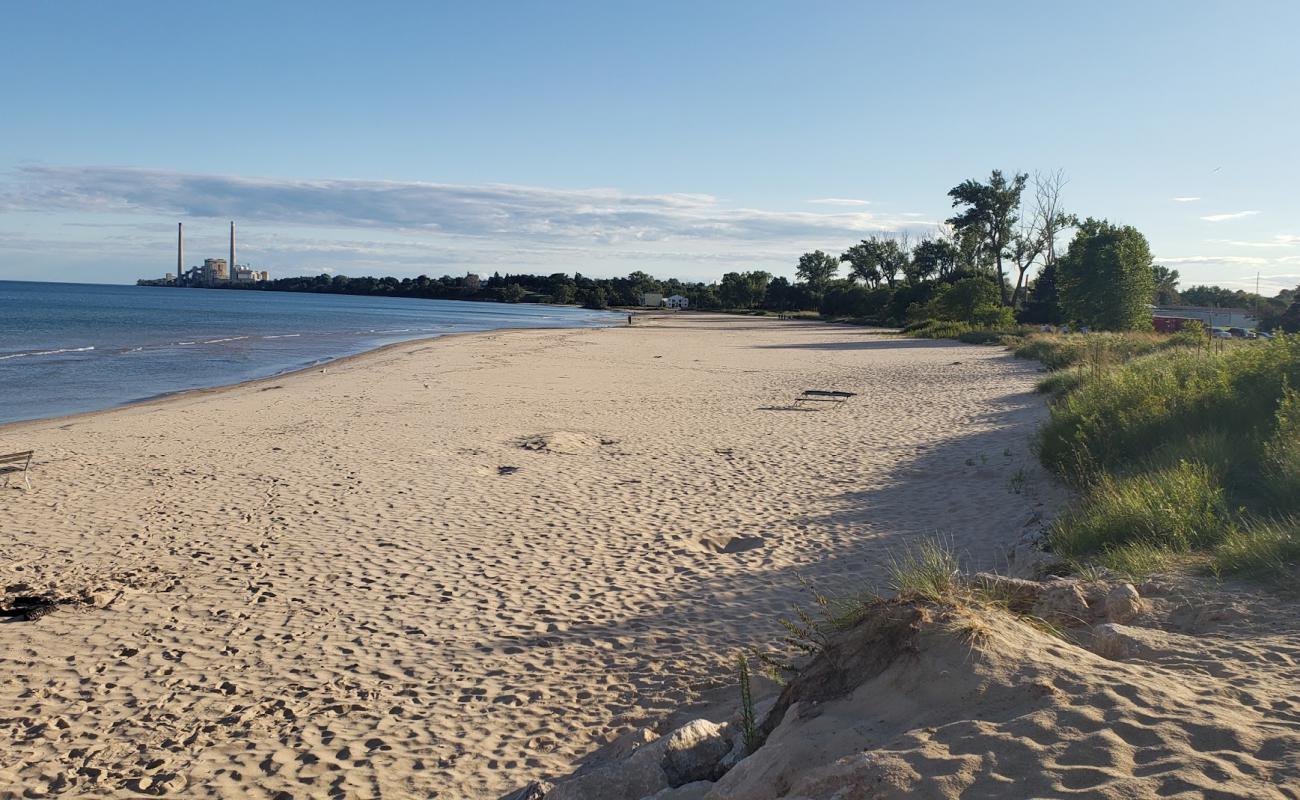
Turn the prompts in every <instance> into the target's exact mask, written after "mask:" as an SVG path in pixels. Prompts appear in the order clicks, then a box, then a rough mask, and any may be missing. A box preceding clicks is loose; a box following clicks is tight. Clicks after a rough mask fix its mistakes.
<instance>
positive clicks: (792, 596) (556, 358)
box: [0, 313, 1055, 798]
mask: <svg viewBox="0 0 1300 800" xmlns="http://www.w3.org/2000/svg"><path fill="white" fill-rule="evenodd" d="M451 337H455V341H454V343H453V344H454V346H447V347H442V346H439V344H438V343H439V342H440V341H449V340H450V338H451ZM396 347H403V348H405V350H396V349H394V348H396ZM407 351H409V352H407ZM331 364H332V365H333V367H334V368H329V369H327V371H326V372H324V373H321V372H320V371H319V370H320V368H319V367H317V368H308V369H304V370H299V371H297V372H295V373H292V374H289V375H280V376H276V377H271V378H261V379H257V380H255V381H249V382H243V383H239V384H234V385H230V386H225V387H217V388H210V389H203V390H193V391H190V392H186V393H183V394H179V395H174V396H169V397H166V398H161V399H155V400H151V401H148V402H146V403H144V404H139V405H132V406H127V407H123V408H117V409H111V410H104V411H97V412H88V413H86V414H82V415H77V416H76V417H75V418H72V417H64V418H60V419H55V420H50V419H46V420H39V421H24V422H21V423H14V424H12V425H11V426H7V427H5V428H3V429H2V430H4V431H5V432H8V433H11V434H12V433H13V432H15V431H19V432H21V434H22V435H23V437H24V439H25V441H24V443H23V444H24V449H26V448H27V447H28V446H30V447H31V448H32V449H35V450H36V451H37V452H38V454H42V455H41V461H40V462H39V463H38V464H37V465H35V469H34V471H33V474H32V485H33V489H32V491H30V492H26V491H24V490H22V489H12V490H9V491H5V492H3V493H0V504H3V506H4V513H5V514H6V518H7V519H8V520H9V521H10V522H9V524H8V526H7V533H9V534H10V535H9V536H8V537H6V538H5V540H4V541H2V542H0V586H19V585H22V586H26V587H28V588H27V589H24V590H23V591H29V592H36V593H41V592H48V593H52V594H54V595H56V596H60V597H68V598H83V597H84V598H89V599H87V600H85V601H83V600H80V599H77V600H75V603H74V604H73V605H70V606H69V607H68V608H67V609H66V610H62V611H60V612H59V613H57V614H52V615H50V616H48V617H45V618H42V619H40V620H38V621H36V622H32V623H23V624H15V625H4V626H0V638H3V639H4V644H5V646H6V648H7V651H8V652H10V653H12V654H14V655H13V657H12V667H13V668H12V670H11V671H10V675H11V677H10V678H9V679H8V680H7V682H0V718H4V719H9V720H11V722H10V723H6V724H4V725H0V737H3V738H4V739H6V740H7V743H8V748H9V751H10V752H11V753H12V754H13V757H12V758H11V759H10V761H9V762H8V764H7V765H5V766H0V785H15V786H19V785H24V786H31V785H35V786H41V785H43V784H42V783H40V781H41V780H43V778H41V776H43V775H54V776H59V779H61V780H64V781H67V782H68V783H69V784H70V785H71V786H72V787H73V790H74V791H77V792H81V793H83V794H89V795H94V796H104V797H118V796H123V797H124V796H130V792H129V791H128V789H129V787H130V786H133V785H136V784H135V783H132V782H136V783H138V782H139V781H140V780H141V779H142V778H146V777H147V778H148V779H149V781H150V782H151V784H150V785H155V784H154V782H157V785H161V786H166V787H170V790H171V791H172V792H173V793H177V794H182V795H184V796H197V797H202V796H207V797H219V796H232V795H238V794H241V793H243V794H247V793H248V792H250V791H253V790H254V787H259V788H261V789H265V790H267V791H268V792H270V793H274V792H275V791H278V790H284V791H288V792H291V793H300V792H308V793H322V792H324V791H325V790H326V789H327V788H328V787H329V786H330V785H331V784H332V782H333V781H336V780H341V781H343V783H342V784H341V788H342V790H343V791H344V792H345V793H346V794H349V795H355V796H368V795H374V794H379V793H381V792H382V793H384V794H386V795H387V794H392V795H394V796H427V795H429V794H431V793H433V792H443V793H446V794H448V796H457V797H466V798H475V797H484V798H494V797H497V796H499V795H500V794H501V793H502V792H505V791H507V790H509V789H511V788H513V787H514V786H515V785H518V784H521V783H524V782H526V781H527V780H528V779H530V778H532V777H534V776H536V775H538V774H547V775H557V774H562V773H564V772H566V771H568V769H570V768H571V765H572V764H573V763H574V762H575V761H577V760H579V759H581V758H582V757H584V756H585V755H586V754H588V753H589V752H591V751H592V750H594V749H596V748H597V747H598V746H599V745H600V744H601V742H602V741H604V740H607V739H609V738H611V737H613V736H616V735H617V734H619V733H620V732H622V731H624V730H627V729H628V728H629V727H635V726H637V725H638V724H639V723H641V722H643V721H645V720H649V719H654V718H658V717H659V716H661V715H662V714H663V713H665V712H670V711H671V710H673V709H676V708H679V707H682V706H683V705H688V704H690V703H692V702H695V701H698V700H701V699H702V698H703V697H704V695H703V694H702V692H703V691H704V689H705V687H708V686H716V685H718V684H719V683H722V682H726V681H728V680H730V677H729V675H730V669H731V656H732V655H733V654H734V652H735V650H736V649H737V648H745V647H748V646H751V645H753V644H754V643H755V642H756V641H762V640H763V639H764V638H765V637H768V636H771V637H777V636H779V635H780V634H781V628H780V625H779V624H778V619H779V618H780V617H781V616H782V615H786V614H788V613H789V609H790V607H791V605H793V604H802V603H806V602H807V599H808V598H807V596H806V593H805V590H804V589H803V587H802V585H801V583H800V579H801V578H807V579H809V580H811V581H814V582H816V585H817V586H818V587H819V588H823V589H824V590H826V591H828V592H838V591H850V590H852V589H853V588H854V587H858V586H862V585H870V584H873V583H875V584H878V583H879V582H880V581H881V580H885V579H887V573H886V565H887V563H888V556H887V554H888V553H889V552H890V551H891V550H892V549H893V548H895V547H897V546H900V545H903V544H906V543H907V542H910V541H915V540H916V539H917V538H918V537H925V536H930V535H933V534H934V533H936V532H945V531H946V532H948V533H950V534H951V535H953V536H957V537H960V542H961V544H962V546H963V547H964V548H965V549H966V550H967V551H968V552H969V553H970V554H971V557H972V558H973V559H976V560H977V561H978V562H979V563H980V564H987V565H989V566H992V565H993V563H994V562H996V561H997V559H998V558H999V557H1000V554H1001V553H1003V552H1004V550H1005V548H1006V547H1007V546H1009V545H1011V544H1013V543H1014V541H1015V539H1016V538H1017V536H1018V535H1019V532H1020V531H1021V530H1022V529H1023V527H1024V525H1025V524H1026V520H1027V519H1029V518H1031V517H1032V516H1033V515H1034V513H1036V512H1037V510H1038V509H1040V508H1042V509H1047V510H1048V511H1050V510H1051V509H1052V508H1053V507H1054V505H1053V504H1054V503H1055V498H1054V495H1053V491H1052V489H1051V487H1050V486H1049V485H1048V484H1046V482H1043V483H1041V484H1039V483H1034V490H1033V492H1032V494H1030V493H1026V494H1012V493H1011V492H1010V491H1009V490H1008V488H1007V483H1008V481H1009V480H1010V479H1011V478H1012V476H1013V475H1015V474H1016V473H1017V471H1019V470H1023V471H1024V472H1025V473H1026V474H1028V475H1029V476H1031V478H1032V477H1033V476H1039V475H1040V472H1039V471H1038V468H1037V466H1036V461H1035V460H1034V459H1033V457H1032V454H1031V453H1030V450H1029V438H1030V436H1031V434H1032V433H1033V431H1034V430H1036V428H1037V425H1038V423H1039V422H1040V421H1041V419H1042V418H1043V416H1044V414H1045V408H1046V407H1045V404H1044V402H1043V400H1042V398H1041V397H1039V396H1037V395H1035V394H1033V392H1032V386H1033V383H1034V381H1035V379H1036V377H1037V372H1036V368H1035V366H1034V365H1033V364H1031V363H1028V362H1024V361H1018V360H1016V359H1014V358H1013V357H1011V356H1010V355H1008V354H1006V353H1003V352H1000V351H996V350H993V349H991V348H979V347H971V346H966V345H957V344H953V343H947V342H935V341H928V340H913V339H901V338H898V337H894V336H890V335H887V334H882V333H881V332H878V331H873V330H869V329H864V328H850V327H844V326H831V325H825V324H822V323H819V322H806V323H804V322H797V321H775V320H766V319H762V318H753V317H743V316H729V315H713V314H696V313H692V314H689V315H655V316H654V317H653V318H651V319H649V320H647V321H646V323H644V324H639V325H633V326H632V327H618V326H614V327H609V328H568V329H555V328H530V329H511V330H504V329H498V330H495V331H484V332H466V333H462V334H452V335H450V336H440V337H434V338H432V339H424V340H409V341H406V342H400V343H394V344H390V345H386V346H384V347H383V348H378V349H375V350H371V351H368V352H366V353H361V354H355V355H353V356H349V357H346V358H344V359H340V360H338V361H335V362H331ZM273 387H275V388H276V391H269V390H270V389H271V388H273ZM810 387H817V388H840V389H847V390H850V391H857V392H858V395H857V397H855V398H854V399H853V400H851V401H849V402H847V403H845V404H843V405H839V406H835V407H833V408H830V407H828V408H814V409H807V408H802V409H796V408H794V407H793V406H792V400H793V399H794V398H795V397H797V396H798V395H799V394H800V393H801V392H802V391H803V390H805V389H807V388H810ZM73 423H75V424H73ZM937 498H945V499H943V500H938V499H937ZM70 602H72V601H71V600H70ZM100 667H102V669H99V668H100ZM34 682H35V683H34ZM37 685H39V687H40V690H41V691H40V693H39V696H38V695H37V694H33V692H34V691H35V687H36V686H37ZM82 697H90V698H93V702H92V703H89V704H87V703H84V702H82V701H81V700H80V699H79V698H82ZM139 708H150V709H156V710H157V711H159V712H160V713H161V716H159V715H156V714H151V719H150V720H146V721H141V720H139V719H138V716H139V715H138V714H137V713H136V712H135V711H133V710H132V709H139ZM22 720H26V722H22ZM56 720H58V721H60V722H58V724H55V723H56ZM33 724H41V725H44V726H45V728H43V729H48V730H51V731H58V733H57V734H54V735H55V736H56V741H55V742H54V743H53V744H52V745H51V746H52V748H53V749H52V750H48V751H47V750H45V749H42V748H38V747H35V746H34V745H32V744H31V742H30V740H29V738H28V737H27V735H26V734H25V731H26V730H27V729H28V728H29V727H30V726H31V725H33ZM196 726H197V730H198V731H199V732H198V733H197V734H194V733H193V732H192V730H191V729H192V728H195V727H196ZM103 730H113V731H115V737H116V739H118V740H120V741H122V742H125V743H128V744H130V745H131V747H130V748H128V750H124V751H121V752H118V751H114V750H103V749H101V748H97V747H96V746H95V745H94V744H93V741H94V739H95V737H96V736H97V735H98V732H100V731H103ZM165 741H169V742H172V743H173V744H172V745H170V746H164V745H163V742H165ZM177 743H184V744H177ZM86 753H90V755H89V756H87V755H85V754H86ZM87 759H88V760H87ZM150 765H153V766H150ZM83 766H88V767H90V768H92V769H93V770H94V772H93V774H94V775H95V776H98V777H95V778H93V779H92V778H88V777H87V773H85V772H82V771H81V770H82V767H83ZM123 787H127V788H123Z"/></svg>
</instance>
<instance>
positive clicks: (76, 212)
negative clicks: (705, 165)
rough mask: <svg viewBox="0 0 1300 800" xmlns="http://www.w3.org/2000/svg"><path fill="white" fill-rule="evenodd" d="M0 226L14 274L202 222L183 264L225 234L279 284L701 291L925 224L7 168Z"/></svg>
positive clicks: (487, 192) (680, 205)
mask: <svg viewBox="0 0 1300 800" xmlns="http://www.w3.org/2000/svg"><path fill="white" fill-rule="evenodd" d="M826 199H834V198H826ZM855 203H861V204H863V205H865V204H866V203H867V201H865V200H863V201H855ZM0 211H9V212H30V213H31V214H33V215H36V216H35V219H36V220H37V221H38V222H39V224H38V225H37V226H35V227H33V226H31V225H29V223H28V222H27V221H26V220H27V218H26V216H25V215H18V214H10V215H8V217H7V219H6V217H5V216H4V215H0V239H2V240H6V241H4V242H3V244H4V246H5V247H7V248H8V249H10V250H11V251H13V252H23V253H25V254H30V255H31V256H32V258H29V259H28V262H29V263H39V262H40V261H41V259H42V258H44V257H46V256H48V255H49V254H51V253H55V252H58V253H60V254H61V255H62V256H69V255H71V254H72V253H73V252H79V253H80V252H82V251H84V253H83V259H82V260H83V261H90V260H93V259H94V258H95V257H100V258H102V259H105V260H112V261H114V262H115V263H122V264H129V263H134V264H146V263H147V264H155V265H159V266H160V267H167V266H168V263H167V262H168V258H169V256H167V254H168V253H169V251H171V250H172V248H173V247H174V244H173V243H172V242H174V238H173V237H174V235H175V233H174V232H175V225H174V223H175V221H177V220H183V221H186V222H188V221H190V220H193V221H194V222H196V223H202V222H203V221H205V220H210V221H212V222H213V223H214V226H213V227H214V230H213V231H211V233H210V234H209V232H208V226H207V225H205V224H196V225H195V226H194V230H193V231H192V232H191V226H190V225H188V224H187V225H186V233H187V234H188V235H187V237H186V238H187V242H188V243H190V244H191V249H192V250H193V252H195V253H199V252H212V253H221V252H223V245H222V243H221V237H222V235H223V234H224V222H225V220H228V219H234V220H237V221H238V222H239V223H240V226H241V229H242V230H243V231H244V241H245V243H246V244H245V253H247V254H248V257H249V258H250V259H252V260H253V261H252V263H256V264H259V265H260V266H264V267H266V268H268V269H270V270H271V271H272V272H279V273H280V274H292V273H293V272H295V271H297V270H298V269H306V270H308V271H312V270H319V269H320V268H323V267H330V268H334V269H338V270H339V271H340V272H346V273H348V274H366V273H372V274H394V273H396V274H408V273H409V274H419V273H420V272H428V273H429V274H434V272H433V271H435V270H448V271H450V272H457V271H460V270H464V269H470V270H482V269H489V270H491V269H500V270H502V271H514V272H519V271H534V272H560V271H565V272H571V271H573V270H575V269H576V270H580V271H582V272H584V273H587V274H600V275H610V274H625V273H626V271H628V270H631V269H646V270H648V271H656V270H658V271H660V272H665V273H667V274H672V275H676V276H678V277H688V276H689V277H693V278H701V279H714V278H716V277H717V275H718V274H719V273H720V272H721V271H726V270H729V269H736V268H737V267H739V266H744V267H747V268H753V267H759V266H761V267H762V268H764V269H768V270H771V271H773V272H777V273H783V272H784V273H788V272H789V271H790V270H792V269H793V264H794V262H795V260H796V259H797V257H798V254H799V253H800V252H803V251H806V250H812V249H814V248H821V249H823V250H830V251H835V249H836V248H839V247H842V246H847V245H848V244H851V243H852V242H854V241H856V240H858V239H861V238H864V237H865V236H868V235H871V234H873V233H880V232H890V231H901V230H910V231H914V232H918V233H921V232H925V231H927V230H929V229H930V228H931V227H932V226H933V225H935V224H936V223H935V222H933V221H927V219H926V218H925V217H924V216H921V215H912V214H902V213H874V212H869V211H867V210H866V209H865V208H864V207H862V206H860V205H859V206H856V207H850V206H847V205H846V206H844V207H841V208H824V209H820V210H803V211H791V210H783V209H764V208H748V207H742V206H738V205H736V204H729V203H725V202H722V201H720V200H718V199H717V198H715V197H713V196H710V195H704V194H690V193H670V194H633V193H629V192H623V191H620V190H617V189H604V188H593V189H552V188H545V187H534V186H516V185H502V184H481V185H462V184H442V183H429V182H420V181H372V180H339V179H321V180H301V179H286V178H263V177H247V176H232V175H205V174H197V173H187V172H173V171H166V170H150V169H135V168H119V167H99V166H63V167H49V166H32V167H25V168H21V169H19V170H17V171H16V172H15V173H13V174H12V175H11V176H10V179H9V180H8V181H4V182H0ZM6 229H7V231H8V232H6ZM205 236H210V237H211V241H208V240H207V239H205V238H204V237H205ZM72 240H75V242H74V241H72ZM204 248H208V249H204ZM438 274H441V272H439V273H438Z"/></svg>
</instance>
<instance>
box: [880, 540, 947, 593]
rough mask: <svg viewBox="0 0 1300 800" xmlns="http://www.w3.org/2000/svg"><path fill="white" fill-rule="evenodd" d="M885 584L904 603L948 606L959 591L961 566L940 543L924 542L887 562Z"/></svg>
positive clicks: (933, 541) (935, 541)
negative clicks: (887, 581) (887, 583)
mask: <svg viewBox="0 0 1300 800" xmlns="http://www.w3.org/2000/svg"><path fill="white" fill-rule="evenodd" d="M889 582H890V588H891V589H893V590H894V591H895V592H897V593H898V596H899V597H901V598H903V599H905V600H925V601H928V602H931V603H946V602H951V601H952V600H953V598H954V597H955V596H956V595H957V594H958V592H959V591H960V590H961V565H960V564H959V563H958V561H957V556H956V555H955V554H954V553H953V552H952V550H950V549H949V548H947V547H946V546H944V544H943V543H942V542H939V541H937V540H933V539H927V540H924V541H922V542H920V543H918V544H916V545H914V546H912V547H909V548H907V549H906V550H904V551H903V552H902V553H901V554H900V555H898V556H895V557H894V558H893V559H892V560H891V561H890V564H889Z"/></svg>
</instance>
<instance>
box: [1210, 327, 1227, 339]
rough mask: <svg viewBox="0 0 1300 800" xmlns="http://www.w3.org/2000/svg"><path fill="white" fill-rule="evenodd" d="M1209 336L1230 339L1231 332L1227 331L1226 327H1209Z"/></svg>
mask: <svg viewBox="0 0 1300 800" xmlns="http://www.w3.org/2000/svg"><path fill="white" fill-rule="evenodd" d="M1210 336H1213V337H1214V338H1215V339H1231V338H1232V334H1231V333H1229V332H1228V329H1227V328H1211V329H1210Z"/></svg>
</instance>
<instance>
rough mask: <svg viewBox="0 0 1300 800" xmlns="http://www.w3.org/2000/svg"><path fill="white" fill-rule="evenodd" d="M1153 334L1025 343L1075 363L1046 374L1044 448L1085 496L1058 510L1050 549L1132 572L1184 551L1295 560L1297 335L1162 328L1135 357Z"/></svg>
mask: <svg viewBox="0 0 1300 800" xmlns="http://www.w3.org/2000/svg"><path fill="white" fill-rule="evenodd" d="M1197 335H1199V334H1197ZM1058 338H1062V337H1058ZM1149 338H1150V335H1138V336H1137V337H1136V338H1134V335H1133V334H1128V335H1126V336H1125V337H1124V338H1123V339H1120V340H1118V341H1122V342H1124V343H1123V344H1115V343H1113V342H1112V343H1111V344H1110V345H1104V346H1102V347H1101V349H1100V352H1089V351H1088V350H1086V349H1084V350H1078V349H1070V348H1064V347H1055V346H1053V347H1044V346H1043V345H1042V343H1041V342H1039V341H1037V340H1036V339H1035V337H1029V338H1028V339H1027V340H1026V342H1025V343H1024V345H1022V346H1023V347H1025V348H1029V349H1032V351H1033V353H1034V354H1035V355H1038V356H1039V357H1042V358H1044V359H1045V360H1048V361H1050V360H1052V359H1058V361H1057V363H1061V364H1065V365H1067V366H1066V368H1065V369H1062V370H1059V371H1058V372H1056V373H1053V376H1049V379H1048V380H1049V381H1052V384H1051V385H1050V386H1049V387H1048V388H1049V389H1050V390H1054V391H1059V392H1060V394H1059V396H1058V397H1057V399H1056V400H1055V401H1054V402H1053V404H1052V408H1051V414H1050V418H1049V420H1048V421H1047V423H1046V424H1045V425H1044V427H1043V429H1042V430H1041V431H1040V434H1039V437H1038V442H1037V448H1038V454H1039V457H1040V459H1041V460H1042V462H1043V464H1044V465H1045V466H1047V467H1048V468H1049V469H1050V470H1051V471H1053V472H1054V473H1056V474H1057V475H1058V476H1060V477H1061V478H1063V479H1065V480H1066V481H1068V482H1069V483H1071V484H1072V485H1073V486H1075V487H1076V488H1077V489H1078V490H1079V492H1080V499H1079V501H1078V502H1077V504H1076V505H1075V507H1074V508H1072V509H1071V510H1069V511H1068V512H1067V513H1065V514H1064V515H1062V516H1061V517H1059V518H1058V519H1057V520H1056V521H1055V523H1053V525H1052V528H1051V531H1050V534H1049V537H1048V541H1049V545H1050V547H1051V549H1052V550H1053V551H1055V552H1056V553H1058V554H1059V555H1061V556H1062V557H1064V558H1066V559H1067V560H1070V561H1071V562H1073V563H1075V564H1080V563H1086V562H1094V563H1100V564H1103V565H1105V566H1107V567H1108V568H1110V569H1112V570H1114V571H1116V572H1120V573H1122V574H1134V575H1135V574H1141V573H1149V572H1151V571H1153V570H1156V569H1159V568H1161V567H1162V566H1167V565H1169V564H1172V563H1180V562H1186V563H1193V564H1195V563H1201V564H1202V565H1203V566H1205V567H1206V568H1208V569H1211V570H1212V571H1215V572H1226V573H1232V572H1264V571H1269V570H1273V571H1276V570H1277V569H1283V568H1286V569H1293V568H1294V566H1295V564H1296V552H1297V549H1300V544H1298V543H1297V541H1298V539H1297V531H1300V526H1297V524H1296V523H1295V521H1294V516H1293V515H1297V514H1300V392H1298V391H1297V390H1296V389H1294V388H1292V387H1293V386H1300V337H1296V336H1282V337H1279V338H1277V339H1273V340H1270V341H1258V342H1242V343H1240V344H1238V345H1237V346H1231V347H1226V348H1223V349H1216V350H1211V349H1209V348H1201V347H1195V348H1193V347H1190V346H1187V345H1186V344H1185V343H1182V344H1180V343H1179V342H1178V340H1176V339H1174V338H1173V337H1165V338H1164V339H1163V340H1159V341H1155V344H1154V346H1153V348H1152V349H1151V351H1150V352H1147V353H1145V354H1142V355H1136V356H1132V357H1128V354H1129V353H1130V352H1134V351H1140V350H1142V349H1145V348H1146V347H1147V344H1148V342H1149ZM1099 340H1100V338H1099ZM1056 376H1061V377H1059V378H1058V377H1056ZM1064 376H1069V377H1068V378H1067V377H1064ZM1062 384H1068V387H1066V390H1062V389H1061V385H1062Z"/></svg>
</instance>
